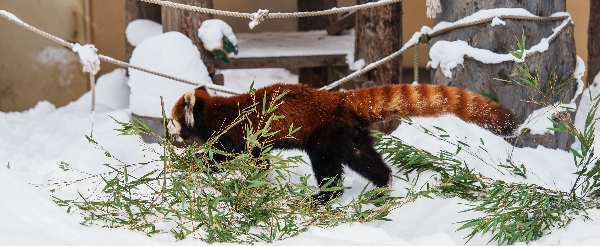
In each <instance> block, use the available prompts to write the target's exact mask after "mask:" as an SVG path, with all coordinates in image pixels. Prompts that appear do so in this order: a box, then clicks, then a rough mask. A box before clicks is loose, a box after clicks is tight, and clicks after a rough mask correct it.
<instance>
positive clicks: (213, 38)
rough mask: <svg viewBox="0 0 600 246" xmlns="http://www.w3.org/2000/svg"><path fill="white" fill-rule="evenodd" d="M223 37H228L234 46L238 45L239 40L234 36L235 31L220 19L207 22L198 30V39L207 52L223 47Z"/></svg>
mask: <svg viewBox="0 0 600 246" xmlns="http://www.w3.org/2000/svg"><path fill="white" fill-rule="evenodd" d="M223 36H225V37H227V39H229V41H230V42H231V43H232V44H233V45H237V38H236V37H235V34H233V29H231V27H230V26H229V25H227V23H226V22H225V21H222V20H219V19H210V20H205V21H203V22H202V25H201V26H200V28H199V29H198V37H199V38H200V39H201V40H202V43H203V44H204V47H205V48H206V49H207V50H215V49H219V48H221V47H222V46H223V44H222V43H221V40H222V39H223Z"/></svg>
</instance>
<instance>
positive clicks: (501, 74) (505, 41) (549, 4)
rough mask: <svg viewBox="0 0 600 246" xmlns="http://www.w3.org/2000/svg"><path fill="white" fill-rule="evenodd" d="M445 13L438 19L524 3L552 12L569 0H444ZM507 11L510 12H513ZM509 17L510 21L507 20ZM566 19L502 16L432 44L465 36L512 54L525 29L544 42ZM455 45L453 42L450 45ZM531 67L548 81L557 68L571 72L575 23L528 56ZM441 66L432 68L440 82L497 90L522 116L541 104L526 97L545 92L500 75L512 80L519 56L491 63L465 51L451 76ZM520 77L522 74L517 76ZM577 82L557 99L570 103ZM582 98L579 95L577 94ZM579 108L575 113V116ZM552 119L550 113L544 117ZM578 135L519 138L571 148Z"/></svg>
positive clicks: (533, 40) (532, 40)
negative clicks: (547, 44)
mask: <svg viewBox="0 0 600 246" xmlns="http://www.w3.org/2000/svg"><path fill="white" fill-rule="evenodd" d="M441 3H442V9H443V11H442V13H440V14H438V15H437V17H436V18H435V21H434V24H438V23H440V22H443V21H446V22H455V21H457V20H459V19H461V18H464V17H466V16H469V15H471V14H473V13H475V12H477V11H479V10H482V9H495V8H523V9H525V10H527V11H529V12H530V13H532V14H533V15H537V16H550V15H552V14H554V13H557V12H565V11H566V2H565V0H548V1H511V0H494V1H492V0H442V1H441ZM511 14H512V13H511V12H510V11H507V13H505V15H511ZM503 22H505V24H502V23H503ZM561 22H562V21H561V20H556V21H550V20H545V21H525V20H510V19H505V20H499V21H495V23H496V24H498V23H500V25H493V24H490V23H489V22H488V23H484V24H479V25H474V26H469V27H463V28H459V29H456V30H453V31H450V32H447V33H445V34H442V35H440V36H436V37H433V38H432V39H431V40H430V41H429V49H430V54H431V50H432V47H433V46H434V45H435V44H436V43H437V42H438V41H442V40H446V41H456V40H462V41H465V42H466V43H467V44H468V45H470V46H471V47H474V48H479V49H485V50H489V51H491V52H494V53H498V54H508V53H509V51H510V50H511V46H514V47H516V41H517V40H520V37H521V34H522V33H524V34H525V36H526V37H527V42H526V44H527V45H526V48H527V49H529V48H531V47H532V46H534V45H536V44H538V43H540V42H541V41H542V39H543V38H547V37H549V36H550V35H552V34H553V29H554V28H556V27H557V26H559V25H561ZM445 49H446V50H452V49H453V48H452V47H446V48H445ZM526 61H527V63H528V64H529V65H530V69H531V71H539V75H540V76H539V77H540V79H541V82H542V83H547V78H548V75H549V74H550V73H551V72H552V70H553V69H555V72H556V73H557V74H561V73H564V75H566V76H570V75H571V74H572V73H573V72H574V71H575V68H576V61H577V56H576V53H575V40H574V37H573V25H570V24H567V25H566V26H565V28H564V30H563V31H562V32H561V33H559V34H558V36H557V37H556V39H554V41H552V42H551V43H550V45H549V48H548V49H547V50H546V51H545V52H542V53H536V54H532V55H530V56H529V57H528V58H527V59H526ZM442 70H443V69H440V68H439V67H438V68H437V69H432V70H431V77H432V82H433V83H434V84H438V85H449V86H455V87H459V88H465V89H468V90H470V91H474V92H483V93H489V94H492V95H494V96H495V97H496V98H498V101H499V102H500V103H501V104H502V105H504V106H506V107H508V108H510V109H512V110H513V111H514V112H515V113H516V114H517V115H518V117H519V119H520V120H525V119H526V118H527V117H528V116H529V115H530V114H531V113H532V112H534V110H536V109H538V108H540V107H541V106H539V105H535V104H533V103H529V102H524V100H530V98H533V99H534V100H540V99H541V97H542V96H541V95H539V94H538V93H537V92H534V91H533V90H530V89H528V88H525V87H523V86H519V85H515V84H510V83H505V82H501V81H498V80H496V78H498V79H503V80H511V77H510V75H511V74H512V73H513V72H515V71H517V68H516V67H515V65H514V62H513V61H504V62H500V63H490V64H486V63H484V62H481V61H478V60H475V59H471V58H467V57H465V59H464V63H463V64H462V66H456V68H453V69H452V72H451V76H449V77H447V76H448V74H449V73H448V72H446V73H444V72H443V71H442ZM515 79H516V78H515ZM577 86H578V85H577V83H573V84H572V85H569V86H568V88H567V89H566V92H565V93H559V94H560V95H556V96H555V97H554V98H553V100H554V102H557V101H559V100H560V99H561V97H562V96H563V95H564V94H566V99H565V102H564V103H569V102H570V101H571V99H572V98H573V97H574V96H575V92H576V90H577ZM575 102H576V103H577V104H578V103H579V101H578V100H575ZM573 115H574V114H571V118H573ZM541 120H547V119H541ZM573 141H574V139H573V137H571V136H569V135H568V134H566V133H556V132H554V133H553V132H548V133H545V134H543V135H533V134H529V133H528V134H525V135H524V136H522V137H521V138H520V139H519V140H518V142H517V143H516V145H517V146H520V147H536V146H538V145H543V146H545V147H548V148H554V149H556V148H561V149H565V150H568V149H569V148H570V146H571V144H572V143H573Z"/></svg>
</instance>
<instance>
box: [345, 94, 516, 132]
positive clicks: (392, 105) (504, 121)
mask: <svg viewBox="0 0 600 246" xmlns="http://www.w3.org/2000/svg"><path fill="white" fill-rule="evenodd" d="M345 97H346V98H345V99H346V100H345V102H346V104H348V106H349V107H350V108H351V109H352V110H354V112H356V114H357V115H358V116H359V117H362V118H363V119H365V120H367V121H369V122H377V121H381V120H385V119H390V118H392V117H406V118H409V117H436V116H441V115H444V114H453V115H456V116H457V117H458V118H460V119H462V120H464V121H466V122H470V123H474V124H476V125H478V126H480V127H483V128H485V129H487V130H489V131H490V132H492V133H494V134H496V135H500V136H513V135H514V134H515V131H516V129H517V128H518V127H519V125H520V124H519V120H518V119H517V117H516V116H515V114H514V113H513V112H512V111H510V110H509V109H507V108H505V107H503V106H502V105H500V104H498V103H496V102H494V101H492V100H490V99H487V98H485V97H483V96H481V95H479V94H476V93H473V92H470V91H466V90H462V89H458V88H454V87H447V86H439V85H388V86H379V87H371V88H366V89H361V90H353V91H348V92H346V93H345Z"/></svg>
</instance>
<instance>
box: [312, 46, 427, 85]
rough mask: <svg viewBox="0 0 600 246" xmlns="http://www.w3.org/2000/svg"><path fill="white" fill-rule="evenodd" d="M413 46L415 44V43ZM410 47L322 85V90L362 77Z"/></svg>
mask: <svg viewBox="0 0 600 246" xmlns="http://www.w3.org/2000/svg"><path fill="white" fill-rule="evenodd" d="M415 45H419V44H418V43H417V44H415ZM413 46H414V45H413ZM410 47H412V46H408V47H402V49H400V50H398V51H396V52H394V53H392V54H391V55H389V56H386V57H384V58H383V59H381V60H379V61H376V62H374V63H371V64H369V65H367V66H366V67H364V68H363V69H361V70H358V71H356V72H353V73H351V74H350V75H348V76H346V77H344V78H341V79H339V80H338V81H335V82H333V83H331V84H329V85H326V86H323V87H321V90H331V89H333V88H335V87H337V86H339V85H341V84H343V83H346V82H348V81H350V80H353V79H355V78H358V77H360V76H361V75H363V74H365V73H368V72H369V71H371V70H373V69H375V68H377V67H379V66H381V65H382V64H385V63H387V62H389V61H391V60H393V59H395V58H397V57H398V56H400V55H402V53H404V52H405V51H406V50H408V49H409V48H410Z"/></svg>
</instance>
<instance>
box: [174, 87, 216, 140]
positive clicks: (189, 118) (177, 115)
mask: <svg viewBox="0 0 600 246" xmlns="http://www.w3.org/2000/svg"><path fill="white" fill-rule="evenodd" d="M205 97H209V95H208V92H207V91H206V87H204V86H199V87H197V88H196V89H194V90H191V91H188V92H186V93H185V94H183V96H181V98H179V100H177V102H176V103H175V105H174V106H173V110H171V119H170V120H169V123H168V125H167V129H168V130H169V134H170V135H171V136H173V137H174V138H175V140H176V141H177V142H186V143H187V142H188V141H193V140H195V138H196V137H198V136H196V134H197V130H196V128H197V127H198V125H197V122H196V117H197V115H200V114H201V113H202V108H203V107H204V98H205Z"/></svg>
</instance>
